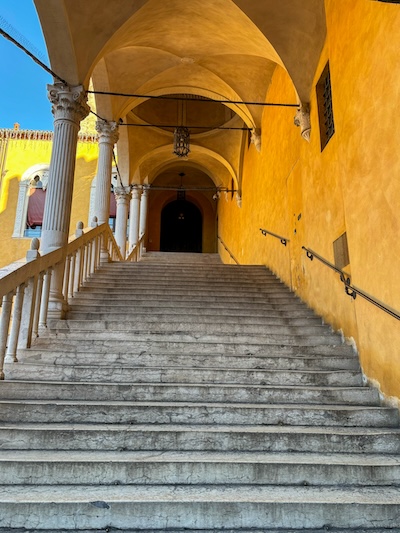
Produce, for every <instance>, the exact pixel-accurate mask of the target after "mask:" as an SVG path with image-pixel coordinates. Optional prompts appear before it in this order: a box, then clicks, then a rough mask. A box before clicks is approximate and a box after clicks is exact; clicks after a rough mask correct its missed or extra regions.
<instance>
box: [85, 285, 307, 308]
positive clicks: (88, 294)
mask: <svg viewBox="0 0 400 533" xmlns="http://www.w3.org/2000/svg"><path fill="white" fill-rule="evenodd" d="M77 297H79V298H80V299H81V300H82V299H85V300H87V301H90V300H100V301H101V302H102V303H103V305H107V303H108V300H110V301H115V300H118V301H119V302H121V303H123V302H132V301H134V302H135V303H136V302H140V301H146V302H147V304H148V303H149V302H157V305H162V303H163V302H164V301H168V302H173V303H174V304H175V302H183V303H186V304H190V302H191V301H194V302H198V303H202V304H203V306H204V307H207V306H208V304H213V303H215V302H220V303H222V304H223V305H224V306H225V307H230V305H231V304H261V305H268V304H269V305H281V304H282V305H286V306H292V307H293V308H298V307H303V306H304V303H303V302H302V301H301V300H299V299H297V298H296V297H294V296H291V295H290V294H288V295H286V294H278V293H277V294H270V295H268V297H266V296H265V295H264V294H263V293H260V292H256V293H253V295H251V294H247V293H244V294H243V295H240V294H238V293H237V292H236V291H232V292H227V293H222V292H220V293H216V292H212V291H211V292H210V293H209V294H205V293H203V292H202V291H199V292H198V293H197V292H195V291H182V292H181V294H178V293H172V292H169V291H166V292H165V293H162V292H159V291H157V290H154V291H138V292H136V293H130V292H127V291H126V290H124V289H120V290H119V291H116V290H110V291H109V292H106V291H105V290H103V291H89V290H84V289H83V290H82V291H80V292H79V293H78V294H77V296H75V298H77ZM289 308H290V307H289Z"/></svg>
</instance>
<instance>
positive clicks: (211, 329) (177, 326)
mask: <svg viewBox="0 0 400 533" xmlns="http://www.w3.org/2000/svg"><path fill="white" fill-rule="evenodd" d="M48 327H49V329H50V330H51V331H54V332H56V333H57V334H59V333H65V332H84V331H91V332H97V331H101V332H105V331H110V332H113V333H115V332H125V331H127V330H128V331H129V332H131V331H143V332H146V333H150V332H155V333H164V332H165V333H176V332H177V331H179V332H190V334H193V333H202V334H222V333H228V334H237V332H238V330H239V327H238V324H237V323H236V324H235V323H230V324H228V323H225V322H219V321H214V322H211V321H209V322H202V321H201V320H197V321H196V320H193V319H192V320H190V318H187V319H181V320H180V321H171V322H169V321H165V322H162V321H155V320H150V321H147V320H146V319H144V318H142V319H138V320H137V321H132V322H126V321H123V322H121V321H119V320H111V319H109V320H83V321H82V320H74V319H72V318H69V319H68V320H51V321H49V322H48ZM240 332H241V334H243V335H247V334H255V335H257V336H258V335H271V334H272V335H317V336H320V335H326V336H331V335H332V331H331V329H330V328H329V327H328V326H324V325H322V324H317V325H308V326H294V325H292V324H282V323H281V324H254V323H253V324H249V323H247V324H246V323H241V324H240Z"/></svg>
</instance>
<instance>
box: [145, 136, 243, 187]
mask: <svg viewBox="0 0 400 533" xmlns="http://www.w3.org/2000/svg"><path fill="white" fill-rule="evenodd" d="M191 156H195V157H196V161H195V162H193V163H195V164H197V165H199V166H200V167H201V168H202V169H203V170H204V172H205V173H206V174H207V175H208V176H209V177H210V178H211V179H212V180H213V182H214V183H215V185H216V187H223V186H228V185H229V183H230V178H233V179H234V181H235V184H236V185H238V183H239V181H238V176H237V174H236V172H235V170H234V168H233V167H232V165H231V164H230V163H229V161H227V160H226V159H225V158H224V157H223V156H221V155H220V154H218V153H217V152H215V151H213V150H211V149H209V148H206V147H204V146H199V145H195V144H192V145H191ZM176 161H177V158H176V155H175V154H173V153H172V151H171V145H170V144H168V145H165V146H161V147H158V148H155V149H153V150H152V151H150V152H148V153H147V154H145V155H144V156H143V157H142V158H141V159H140V160H139V161H138V162H137V166H136V169H135V171H134V174H138V173H139V175H140V176H146V177H147V176H152V177H153V179H154V178H155V177H156V175H157V174H159V173H160V170H161V169H162V168H165V167H166V166H167V165H169V164H171V163H173V164H176ZM183 163H186V164H188V165H190V164H192V161H191V160H190V159H189V160H188V161H187V162H185V161H184V162H183ZM138 170H139V172H137V171H138ZM218 170H219V172H218ZM150 183H151V180H150Z"/></svg>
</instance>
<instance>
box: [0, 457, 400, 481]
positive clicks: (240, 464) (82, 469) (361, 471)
mask: <svg viewBox="0 0 400 533" xmlns="http://www.w3.org/2000/svg"><path fill="white" fill-rule="evenodd" d="M399 479H400V462H399V458H398V456H395V455H389V456H382V455H377V454H375V455H361V454H324V455H319V454H313V453H309V454H306V453H304V454H301V453H273V454H271V453H259V452H252V453H245V452H242V453H235V452H163V453H159V452H123V451H117V452H110V451H108V452H107V451H105V452H103V451H100V452H97V451H89V452H88V451H79V452H74V451H69V452H65V451H58V450H50V451H43V450H40V451H29V450H24V451H18V450H2V453H1V454H0V485H34V484H39V485H45V484H46V485H52V484H55V485H75V484H76V483H77V480H79V484H83V485H84V484H90V485H94V484H97V485H132V484H137V485H139V486H142V485H163V484H165V483H168V484H173V483H176V484H181V485H201V484H207V485H210V484H218V485H221V484H229V485H242V486H243V485H246V484H248V485H265V484H270V485H272V484H274V485H278V484H279V485H291V486H294V485H298V486H299V487H301V486H324V485H329V484H338V485H341V486H344V485H348V486H355V485H359V486H382V487H384V486H387V485H390V484H395V485H397V484H398V481H399Z"/></svg>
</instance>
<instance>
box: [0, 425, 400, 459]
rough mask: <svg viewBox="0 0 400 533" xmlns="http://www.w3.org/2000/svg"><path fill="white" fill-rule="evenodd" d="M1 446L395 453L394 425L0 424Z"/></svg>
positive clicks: (399, 439) (397, 432)
mask: <svg viewBox="0 0 400 533" xmlns="http://www.w3.org/2000/svg"><path fill="white" fill-rule="evenodd" d="M0 449H1V450H2V451H3V450H14V449H18V450H53V449H56V450H85V451H87V450H104V451H106V450H110V451H112V450H114V451H117V450H121V451H129V450H132V451H134V450H136V451H140V450H141V451H159V452H166V451H172V450H175V451H192V450H193V451H219V452H221V451H235V452H241V451H246V452H271V453H272V452H274V453H275V452H285V453H288V452H312V453H321V454H325V453H357V454H364V453H373V454H375V453H378V454H399V453H400V429H398V428H369V427H362V428H360V427H347V428H346V427H344V428H340V427H328V426H323V427H315V426H293V427H291V426H268V425H267V426H260V425H257V426H250V425H248V426H243V425H240V426H236V425H218V426H216V425H205V424H204V425H191V426H190V425H181V424H151V425H138V424H135V425H131V424H128V425H124V424H86V425H85V424H73V425H71V424H53V423H47V424H29V423H26V424H12V423H7V424H1V425H0Z"/></svg>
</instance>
